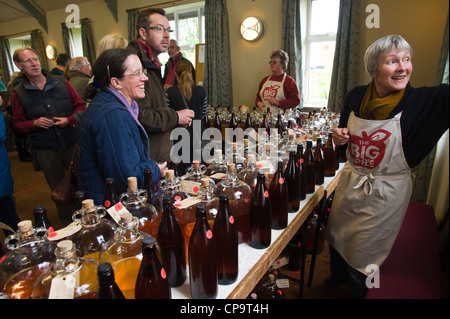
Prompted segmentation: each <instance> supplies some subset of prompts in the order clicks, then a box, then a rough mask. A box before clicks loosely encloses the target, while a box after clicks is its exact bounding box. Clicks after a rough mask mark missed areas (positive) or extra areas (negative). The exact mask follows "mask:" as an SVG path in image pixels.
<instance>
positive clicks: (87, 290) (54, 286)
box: [30, 240, 98, 299]
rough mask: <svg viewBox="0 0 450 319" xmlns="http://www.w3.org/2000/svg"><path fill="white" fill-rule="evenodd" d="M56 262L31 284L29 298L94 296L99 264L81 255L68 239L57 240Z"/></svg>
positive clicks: (90, 297) (81, 297) (89, 297)
mask: <svg viewBox="0 0 450 319" xmlns="http://www.w3.org/2000/svg"><path fill="white" fill-rule="evenodd" d="M55 256H56V260H55V263H54V264H53V265H52V266H51V267H50V268H48V269H47V270H46V271H44V272H43V273H42V274H41V275H40V276H39V277H38V278H37V279H36V281H35V282H34V283H33V286H32V288H31V294H30V299H95V298H96V297H97V278H96V271H97V266H98V263H97V262H96V261H94V260H92V259H89V258H80V257H78V255H77V251H76V247H75V245H74V243H73V242H72V241H71V240H62V241H60V242H58V244H57V247H56V249H55Z"/></svg>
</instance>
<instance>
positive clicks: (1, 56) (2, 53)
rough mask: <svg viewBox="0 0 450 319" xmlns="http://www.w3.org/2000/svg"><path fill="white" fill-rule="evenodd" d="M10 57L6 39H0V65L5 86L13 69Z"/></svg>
mask: <svg viewBox="0 0 450 319" xmlns="http://www.w3.org/2000/svg"><path fill="white" fill-rule="evenodd" d="M11 61H12V57H11V51H10V48H9V41H8V39H7V38H3V37H2V38H0V63H1V67H2V81H3V83H5V84H8V82H9V81H10V80H11V74H12V71H13V67H12V65H11Z"/></svg>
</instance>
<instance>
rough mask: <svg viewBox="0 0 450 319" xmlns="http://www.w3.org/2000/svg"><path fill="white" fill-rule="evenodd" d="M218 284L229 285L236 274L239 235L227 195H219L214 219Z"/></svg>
mask: <svg viewBox="0 0 450 319" xmlns="http://www.w3.org/2000/svg"><path fill="white" fill-rule="evenodd" d="M213 230H214V238H215V242H216V248H217V272H218V279H219V284H221V285H229V284H232V283H233V282H235V281H236V279H237V276H238V245H239V235H238V231H237V228H236V224H235V223H234V216H233V214H232V212H231V211H230V207H229V200H228V195H226V194H220V195H219V210H218V212H217V216H216V219H215V221H214V228H213Z"/></svg>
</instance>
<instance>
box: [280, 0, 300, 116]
mask: <svg viewBox="0 0 450 319" xmlns="http://www.w3.org/2000/svg"><path fill="white" fill-rule="evenodd" d="M281 16H282V25H281V46H282V48H283V50H284V51H286V52H287V54H289V65H288V69H287V71H286V72H287V73H288V74H289V75H290V76H292V77H293V78H294V80H295V82H296V83H297V86H298V91H299V92H302V91H303V90H302V87H303V73H302V33H301V23H300V0H283V3H282V7H281ZM300 97H302V94H300ZM302 107H303V99H302V98H301V99H300V106H299V108H302Z"/></svg>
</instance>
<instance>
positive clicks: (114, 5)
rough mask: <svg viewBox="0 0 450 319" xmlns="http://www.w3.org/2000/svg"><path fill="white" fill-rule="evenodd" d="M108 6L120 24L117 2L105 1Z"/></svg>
mask: <svg viewBox="0 0 450 319" xmlns="http://www.w3.org/2000/svg"><path fill="white" fill-rule="evenodd" d="M104 1H105V2H106V5H107V6H108V9H109V11H111V13H112V15H113V17H114V19H115V20H116V22H119V17H118V15H117V0H104Z"/></svg>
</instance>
